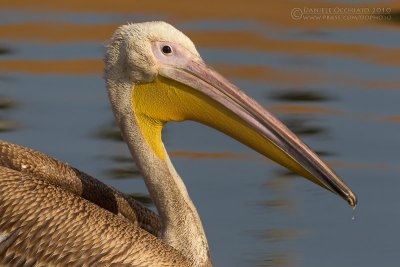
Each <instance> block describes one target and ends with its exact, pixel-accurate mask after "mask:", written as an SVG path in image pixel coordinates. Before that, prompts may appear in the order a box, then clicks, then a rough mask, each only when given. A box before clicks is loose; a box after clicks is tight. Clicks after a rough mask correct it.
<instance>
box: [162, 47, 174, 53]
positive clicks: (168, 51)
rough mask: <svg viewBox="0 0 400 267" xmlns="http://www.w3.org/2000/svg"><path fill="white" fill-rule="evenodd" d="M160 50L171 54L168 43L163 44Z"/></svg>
mask: <svg viewBox="0 0 400 267" xmlns="http://www.w3.org/2000/svg"><path fill="white" fill-rule="evenodd" d="M161 50H162V52H163V53H164V54H171V53H172V48H171V47H170V46H169V45H164V46H163V47H162V49H161Z"/></svg>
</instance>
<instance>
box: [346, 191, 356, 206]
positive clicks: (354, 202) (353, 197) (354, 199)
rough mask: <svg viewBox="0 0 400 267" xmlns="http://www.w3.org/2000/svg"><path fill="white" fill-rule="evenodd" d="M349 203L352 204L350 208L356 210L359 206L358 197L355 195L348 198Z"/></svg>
mask: <svg viewBox="0 0 400 267" xmlns="http://www.w3.org/2000/svg"><path fill="white" fill-rule="evenodd" d="M347 202H348V203H349V204H350V206H351V207H352V208H353V209H355V208H356V206H357V197H356V195H354V194H351V195H349V196H347Z"/></svg>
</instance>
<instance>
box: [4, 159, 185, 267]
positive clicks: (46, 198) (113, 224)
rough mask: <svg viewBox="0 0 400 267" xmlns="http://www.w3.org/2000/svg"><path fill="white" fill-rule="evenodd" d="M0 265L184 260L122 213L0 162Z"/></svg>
mask: <svg viewBox="0 0 400 267" xmlns="http://www.w3.org/2000/svg"><path fill="white" fill-rule="evenodd" d="M0 265H6V266H188V265H189V264H188V263H187V262H186V261H185V259H184V258H183V257H182V256H181V254H180V253H179V252H177V251H176V250H174V249H173V248H172V247H170V246H168V245H166V244H164V243H162V241H160V240H158V239H157V238H156V237H154V236H153V235H151V234H149V233H148V232H146V231H144V230H143V229H141V228H140V227H137V226H135V225H134V224H132V223H130V222H129V221H128V220H126V219H125V218H122V217H120V216H117V215H115V214H113V213H111V212H109V211H107V210H105V209H102V208H99V206H97V205H95V204H93V203H92V202H89V201H88V200H86V199H83V198H81V197H79V196H76V195H75V194H74V193H71V192H69V191H66V190H64V189H62V188H60V187H57V186H55V185H52V184H50V183H48V182H47V181H44V180H42V179H39V178H36V177H33V176H31V175H28V174H23V173H21V172H18V171H15V170H11V169H9V168H6V167H0Z"/></svg>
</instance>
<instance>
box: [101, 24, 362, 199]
mask: <svg viewBox="0 0 400 267" xmlns="http://www.w3.org/2000/svg"><path fill="white" fill-rule="evenodd" d="M121 80H123V81H124V83H126V86H127V87H128V88H129V90H130V91H131V101H132V105H131V108H133V113H134V116H135V118H134V119H135V120H136V121H137V123H138V125H139V127H140V131H141V133H142V134H143V137H144V139H145V141H146V142H147V144H148V145H149V147H150V148H151V150H152V152H153V153H154V154H155V155H156V156H157V157H158V158H159V159H161V160H162V159H165V154H166V152H165V150H164V146H163V144H162V140H161V131H162V127H163V125H164V124H165V123H167V122H169V121H184V120H193V121H197V122H200V123H202V124H206V125H208V126H210V127H213V128H215V129H217V130H219V131H221V132H224V133H225V134H227V135H229V136H231V137H233V138H234V139H236V140H238V141H240V142H242V143H243V144H245V145H247V146H249V147H251V148H253V149H254V150H256V151H258V152H260V153H261V154H263V155H265V156H267V157H268V158H270V159H272V160H274V161H275V162H277V163H279V164H281V165H283V166H285V167H287V168H288V169H290V170H292V171H294V172H296V173H298V174H300V175H302V176H304V177H305V178H308V179H309V180H311V181H312V182H314V183H316V184H318V185H320V186H322V187H324V188H326V189H328V190H329V191H332V192H334V193H336V194H338V195H339V196H341V197H342V198H344V199H345V200H346V201H347V202H348V203H349V204H350V205H351V206H355V205H356V196H355V194H354V193H353V192H352V191H351V190H350V189H349V188H348V187H347V186H346V185H345V184H344V183H343V182H342V181H341V180H340V178H339V177H338V176H337V175H336V174H335V173H334V171H332V170H331V169H330V168H329V167H328V166H327V165H326V164H325V163H324V162H323V161H322V160H321V159H320V158H319V157H318V156H317V155H316V154H315V153H314V152H313V151H312V150H311V149H310V148H309V147H308V146H306V145H305V144H304V143H303V142H302V141H301V140H300V139H299V138H298V137H297V136H296V135H295V134H293V133H292V132H291V131H290V130H289V129H288V128H286V127H285V126H284V125H283V124H282V123H281V122H280V121H279V120H278V119H276V118H275V117H274V116H273V115H271V114H270V113H269V112H268V111H266V110H265V109H264V108H263V107H262V106H261V105H260V104H258V103H257V102H256V101H255V100H253V99H251V98H250V97H248V96H247V95H246V94H244V93H243V92H242V91H241V90H239V89H238V88H237V87H236V86H234V85H233V84H231V83H230V82H229V81H228V80H226V79H225V78H224V77H222V76H221V75H220V74H218V73H217V72H216V71H214V70H212V69H211V68H210V67H208V66H207V65H206V64H205V63H204V61H203V60H202V58H201V57H200V55H199V53H198V52H197V50H196V48H195V46H194V44H193V42H192V41H191V40H190V39H189V38H188V37H187V36H186V35H184V34H183V33H182V32H180V31H179V30H177V29H175V28H174V27H173V26H171V25H170V24H167V23H165V22H146V23H137V24H129V25H125V26H122V27H120V28H119V29H118V30H117V31H116V33H115V34H114V36H113V38H112V41H111V43H110V45H109V49H108V52H107V55H106V81H107V83H108V87H109V88H112V87H114V86H113V85H114V83H116V81H119V82H121ZM121 90H123V89H121ZM111 100H112V98H111ZM112 101H113V100H112ZM117 117H118V115H117Z"/></svg>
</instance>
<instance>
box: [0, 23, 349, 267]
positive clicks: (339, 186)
mask: <svg viewBox="0 0 400 267" xmlns="http://www.w3.org/2000/svg"><path fill="white" fill-rule="evenodd" d="M105 81H106V86H107V89H108V95H109V98H110V101H111V105H112V109H113V112H114V116H115V120H116V122H117V124H118V125H119V128H120V130H121V133H122V136H123V139H124V140H125V142H126V143H127V145H128V147H129V150H130V152H131V154H132V157H133V159H134V160H135V162H136V164H137V166H138V167H139V169H140V171H141V173H142V175H143V178H144V181H145V183H146V186H147V188H148V190H149V193H150V195H151V198H152V199H153V201H154V203H155V206H156V208H157V211H158V214H155V213H153V212H152V211H150V210H148V209H146V208H145V207H143V206H142V205H141V204H139V203H138V202H136V201H135V200H133V199H131V198H130V197H129V196H126V195H124V194H122V193H120V192H118V191H117V190H116V189H114V188H112V187H110V186H107V185H105V184H103V183H101V182H100V181H98V180H96V179H94V178H92V177H91V176H89V175H87V174H85V173H83V172H80V171H79V170H77V169H75V168H73V167H71V166H69V165H67V164H64V163H62V162H59V161H57V160H55V159H53V158H51V157H49V156H47V155H44V154H42V153H40V152H37V151H34V150H31V149H28V148H24V147H21V146H18V145H14V144H10V143H7V142H5V141H2V142H0V264H2V265H6V266H157V267H159V266H211V265H212V261H211V256H210V253H209V248H208V243H207V239H206V235H205V233H204V230H203V226H202V223H201V220H200V217H199V215H198V213H197V211H196V208H195V206H194V205H193V203H192V200H191V199H190V197H189V194H188V192H187V190H186V188H185V185H184V183H183V181H182V179H181V178H180V176H179V175H178V173H177V172H176V170H175V169H174V167H173V165H172V163H171V160H170V158H169V156H168V153H167V151H166V149H165V147H164V145H163V142H162V128H163V126H164V125H165V124H166V123H167V122H170V121H184V120H193V121H197V122H199V123H202V124H205V125H207V126H210V127H212V128H215V129H217V130H219V131H221V132H223V133H225V134H227V135H229V136H231V137H233V138H234V139H236V140H238V141H239V142H242V143H243V144H245V145H247V146H249V147H250V148H252V149H254V150H256V151H258V152H259V153H261V154H262V155H264V156H266V157H268V158H270V159H272V160H274V161H275V162H277V163H278V164H281V165H283V166H285V167H287V168H288V169H290V170H292V171H294V172H296V173H298V174H300V175H302V176H304V177H305V178H307V179H309V180H311V181H312V182H314V183H316V184H318V185H320V186H321V187H323V188H325V189H327V190H329V191H331V192H333V193H335V194H337V195H339V196H340V197H342V198H344V199H345V200H346V201H347V202H348V203H349V204H350V205H352V206H355V205H356V197H355V195H354V194H353V192H352V191H351V190H350V189H349V188H348V187H347V186H346V185H345V184H344V183H343V182H342V181H341V180H340V179H339V177H338V176H337V175H336V174H335V173H334V172H333V171H332V170H331V169H330V168H329V167H328V166H327V165H326V164H325V163H324V162H323V161H322V160H321V159H320V158H319V157H318V156H317V155H316V154H315V153H314V152H313V151H311V149H310V148H309V147H307V146H306V145H305V144H304V143H303V142H302V141H301V140H300V139H299V138H298V137H297V136H295V135H294V134H293V133H292V132H291V131H290V130H288V129H287V128H286V127H285V126H284V125H283V124H282V123H281V122H280V121H279V120H278V119H276V118H275V117H274V116H273V115H271V114H270V113H269V112H268V111H266V110H265V109H264V108H263V107H262V106H261V105H259V104H258V103H257V102H256V101H255V100H253V99H251V98H250V97H248V96H247V95H245V94H244V93H243V92H242V91H240V90H239V89H238V88H237V87H236V86H234V85H233V84H231V83H230V82H229V81H228V80H226V79H225V78H224V77H222V76H221V75H220V74H218V73H217V72H216V71H214V70H212V69H211V68H209V67H208V66H207V65H206V64H205V63H204V61H203V60H202V59H201V57H200V55H199V54H198V52H197V50H196V48H195V46H194V44H193V43H192V41H191V40H190V39H189V38H188V37H186V36H185V35H184V34H183V33H182V32H180V31H178V30H177V29H175V28H174V27H173V26H171V25H169V24H167V23H165V22H145V23H137V24H128V25H124V26H121V27H120V28H118V29H117V31H116V32H115V33H114V35H113V37H112V38H111V40H110V42H109V44H108V47H107V52H106V56H105Z"/></svg>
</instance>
